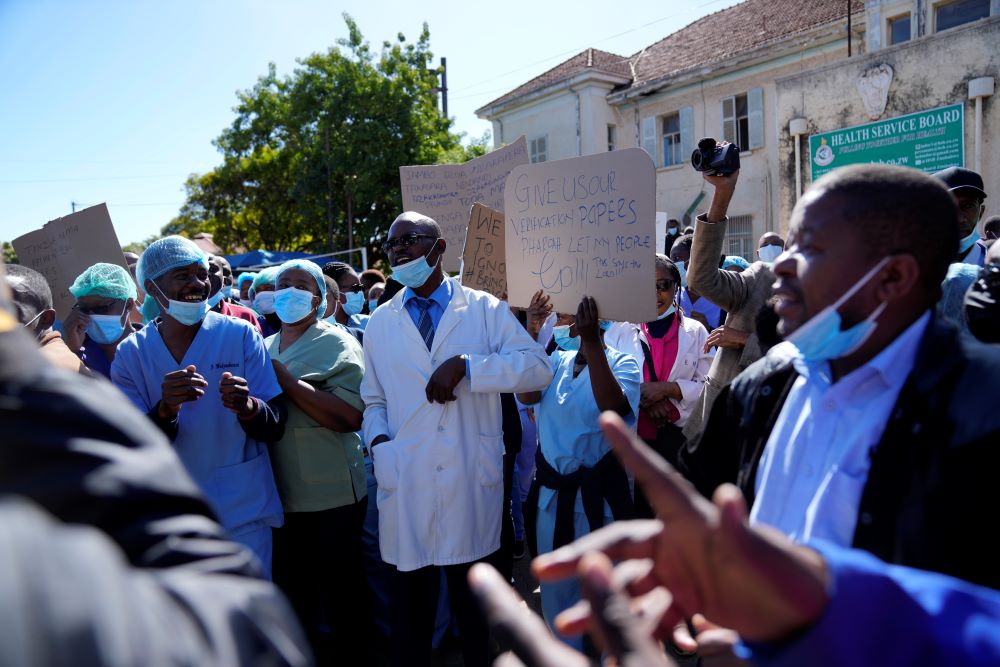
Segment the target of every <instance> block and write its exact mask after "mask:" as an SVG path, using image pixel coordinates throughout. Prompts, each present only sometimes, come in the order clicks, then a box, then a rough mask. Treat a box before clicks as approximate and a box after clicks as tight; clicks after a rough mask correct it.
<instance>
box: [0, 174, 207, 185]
mask: <svg viewBox="0 0 1000 667" xmlns="http://www.w3.org/2000/svg"><path fill="white" fill-rule="evenodd" d="M188 176H190V174H184V176H183V178H187V177H188ZM149 178H178V175H177V174H146V175H144V176H94V177H87V178H37V179H35V178H32V179H24V180H14V181H0V185H16V184H25V183H82V182H86V181H138V180H143V179H149Z"/></svg>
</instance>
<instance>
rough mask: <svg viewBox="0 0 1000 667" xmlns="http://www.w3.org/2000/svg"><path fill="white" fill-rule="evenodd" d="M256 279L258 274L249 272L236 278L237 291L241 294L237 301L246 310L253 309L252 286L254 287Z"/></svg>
mask: <svg viewBox="0 0 1000 667" xmlns="http://www.w3.org/2000/svg"><path fill="white" fill-rule="evenodd" d="M256 277H257V274H256V273H254V272H253V271H247V272H246V273H241V274H240V275H239V276H238V277H237V278H236V290H237V292H238V294H239V296H238V297H237V299H236V300H237V301H239V302H240V305H241V306H243V307H244V308H253V302H252V301H251V300H250V286H251V285H253V279H254V278H256Z"/></svg>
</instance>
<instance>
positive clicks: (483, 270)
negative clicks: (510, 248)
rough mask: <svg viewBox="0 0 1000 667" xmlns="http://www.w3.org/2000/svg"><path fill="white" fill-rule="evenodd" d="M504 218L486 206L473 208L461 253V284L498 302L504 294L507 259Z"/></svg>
mask: <svg viewBox="0 0 1000 667" xmlns="http://www.w3.org/2000/svg"><path fill="white" fill-rule="evenodd" d="M505 240H506V236H505V231H504V216H503V213H501V212H500V211H495V210H493V209H492V208H490V207H489V206H484V205H482V204H473V205H472V213H471V214H470V215H469V231H468V232H467V233H466V235H465V250H464V251H463V252H462V284H463V285H465V286H466V287H471V288H472V289H478V290H482V291H484V292H489V293H490V294H492V295H493V296H495V297H497V298H501V297H502V298H506V294H507V257H506V253H505V247H506V243H505Z"/></svg>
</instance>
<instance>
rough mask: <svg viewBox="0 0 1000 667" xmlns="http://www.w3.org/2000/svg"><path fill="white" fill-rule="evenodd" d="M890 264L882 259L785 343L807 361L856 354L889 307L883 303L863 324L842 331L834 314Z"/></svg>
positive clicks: (790, 335)
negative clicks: (792, 346) (793, 347)
mask: <svg viewBox="0 0 1000 667" xmlns="http://www.w3.org/2000/svg"><path fill="white" fill-rule="evenodd" d="M888 261H889V258H888V257H885V258H883V259H882V261H880V262H879V263H878V264H876V265H875V266H874V267H872V268H871V270H869V271H868V273H866V274H865V275H863V276H862V277H861V279H860V280H858V281H857V282H856V283H854V285H853V286H852V287H851V288H850V289H849V290H847V291H846V292H844V294H843V295H842V296H841V297H840V298H839V299H837V300H836V301H835V302H834V303H833V304H831V305H829V306H827V307H826V308H824V309H823V310H821V311H819V312H818V313H816V315H814V316H813V317H810V318H809V320H808V321H806V322H805V323H804V324H803V325H801V326H800V327H799V328H798V329H796V330H795V331H793V332H792V333H791V334H789V335H788V336H786V337H785V340H787V341H788V342H790V343H791V344H792V345H794V346H795V347H796V348H797V349H798V351H799V353H800V354H801V355H802V358H803V359H805V360H806V361H812V362H818V361H829V360H831V359H840V358H841V357H846V356H848V355H849V354H852V353H853V352H855V351H856V350H857V349H858V348H859V347H861V346H862V345H864V343H865V341H866V340H868V338H869V337H871V335H872V334H873V333H875V328H876V327H877V326H878V323H877V322H876V320H877V319H878V317H879V315H881V314H882V311H884V310H885V308H886V306H887V305H888V303H887V302H885V301H883V302H882V303H881V304H879V306H878V307H877V308H875V310H873V311H872V312H871V314H870V315H869V316H868V317H866V318H865V319H864V321H862V322H858V323H857V324H855V325H854V326H853V327H850V328H849V329H843V330H842V329H841V328H840V327H841V317H840V313H839V312H838V311H837V309H838V308H840V307H841V306H843V305H844V304H845V303H846V302H847V300H848V299H850V298H851V297H852V296H854V294H855V293H856V292H857V291H858V290H859V289H861V288H862V287H864V286H865V285H866V284H867V283H868V281H869V280H871V279H872V277H874V276H875V274H877V273H878V272H879V271H880V270H882V267H883V266H885V265H886V263H887V262H888Z"/></svg>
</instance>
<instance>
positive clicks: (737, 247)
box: [725, 215, 757, 263]
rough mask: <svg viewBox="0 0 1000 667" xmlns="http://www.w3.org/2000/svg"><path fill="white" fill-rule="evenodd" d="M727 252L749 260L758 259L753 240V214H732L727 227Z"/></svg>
mask: <svg viewBox="0 0 1000 667" xmlns="http://www.w3.org/2000/svg"><path fill="white" fill-rule="evenodd" d="M725 247H726V254H727V255H739V256H740V257H742V258H743V259H745V260H747V261H748V262H751V263H753V262H755V261H757V255H756V250H757V249H756V248H755V247H754V242H753V216H752V215H731V216H729V223H728V228H727V229H726V246H725Z"/></svg>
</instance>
